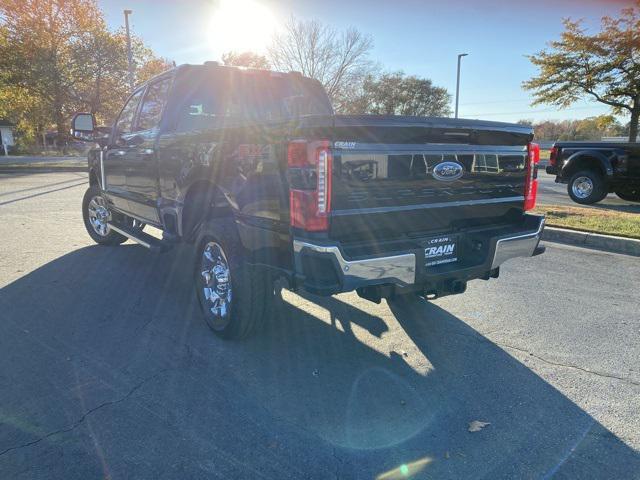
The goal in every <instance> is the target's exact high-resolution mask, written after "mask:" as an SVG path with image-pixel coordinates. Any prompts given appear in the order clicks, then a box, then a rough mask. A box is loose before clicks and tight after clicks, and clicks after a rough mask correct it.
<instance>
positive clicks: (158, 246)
mask: <svg viewBox="0 0 640 480" xmlns="http://www.w3.org/2000/svg"><path fill="white" fill-rule="evenodd" d="M108 225H109V227H110V228H112V229H113V230H115V231H116V232H118V233H119V234H121V235H124V236H125V237H127V238H129V239H131V240H133V241H134V242H136V243H139V244H140V245H142V246H143V247H145V248H148V249H149V250H151V251H153V252H166V251H167V250H169V249H171V247H172V246H173V245H172V244H170V243H167V242H163V241H162V240H160V239H159V238H156V237H154V236H152V235H149V234H148V233H145V232H143V231H140V230H133V229H131V228H129V227H125V226H122V225H114V224H113V223H111V222H109V224H108Z"/></svg>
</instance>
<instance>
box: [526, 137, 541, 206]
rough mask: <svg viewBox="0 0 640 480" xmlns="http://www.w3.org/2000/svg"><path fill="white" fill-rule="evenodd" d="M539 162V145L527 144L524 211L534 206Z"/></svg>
mask: <svg viewBox="0 0 640 480" xmlns="http://www.w3.org/2000/svg"><path fill="white" fill-rule="evenodd" d="M539 161H540V145H538V144H537V143H529V145H528V146H527V178H526V183H525V184H524V211H525V212H526V211H527V210H531V209H533V208H534V207H535V206H536V195H537V194H538V162H539Z"/></svg>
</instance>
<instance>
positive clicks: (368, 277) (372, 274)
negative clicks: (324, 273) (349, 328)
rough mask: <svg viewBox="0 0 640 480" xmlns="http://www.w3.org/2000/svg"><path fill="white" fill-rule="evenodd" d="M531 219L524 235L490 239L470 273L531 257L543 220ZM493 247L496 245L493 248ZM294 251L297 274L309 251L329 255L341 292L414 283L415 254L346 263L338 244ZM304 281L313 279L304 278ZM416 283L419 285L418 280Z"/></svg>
mask: <svg viewBox="0 0 640 480" xmlns="http://www.w3.org/2000/svg"><path fill="white" fill-rule="evenodd" d="M531 217H534V219H535V221H537V227H534V229H532V228H531V226H532V225H531V223H529V228H528V229H527V230H526V231H524V232H522V231H521V232H517V233H514V232H512V233H510V234H508V235H504V236H499V237H493V238H492V239H491V242H490V245H491V247H490V252H489V257H488V258H487V259H486V261H483V263H482V264H481V265H476V266H475V267H473V270H474V271H476V272H482V274H486V273H489V272H490V271H491V270H494V269H495V268H497V267H499V266H500V265H502V264H503V263H504V262H506V261H507V260H509V259H512V258H516V257H530V256H532V255H533V254H534V252H535V251H536V247H537V246H538V243H539V242H540V238H541V237H542V231H543V229H544V217H542V216H539V217H538V216H531ZM530 220H532V219H530ZM535 221H534V224H535ZM493 245H495V247H493ZM293 250H294V258H295V264H296V271H297V272H298V273H302V272H303V271H304V268H303V265H302V257H303V255H304V254H306V253H309V252H310V253H312V254H320V255H322V256H327V255H328V256H329V257H330V258H331V259H332V263H333V264H334V266H335V270H339V271H336V274H337V276H338V277H339V278H340V283H341V285H342V289H341V290H342V291H349V290H353V289H355V288H358V287H360V286H366V285H380V284H396V285H399V286H409V285H413V284H415V283H416V275H417V271H418V265H417V255H416V253H404V254H399V255H398V254H396V255H392V256H382V257H367V258H360V259H356V260H348V259H346V258H345V256H344V254H343V252H342V250H341V248H340V246H339V245H336V244H328V245H327V244H325V245H321V244H315V243H312V242H311V241H308V240H294V241H293ZM491 251H492V253H491ZM422 271H424V268H422ZM446 275H447V276H449V277H451V276H455V270H454V271H451V270H449V271H447V272H446ZM303 276H304V275H303ZM311 276H312V275H307V276H306V277H311ZM480 276H481V275H477V276H475V277H474V278H479V277H480ZM423 277H424V273H422V274H421V278H423ZM307 280H312V279H311V278H307ZM418 283H421V282H420V281H418Z"/></svg>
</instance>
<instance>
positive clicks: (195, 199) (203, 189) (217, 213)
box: [180, 180, 233, 239]
mask: <svg viewBox="0 0 640 480" xmlns="http://www.w3.org/2000/svg"><path fill="white" fill-rule="evenodd" d="M232 215H233V211H232V209H231V206H230V205H229V202H228V201H227V198H226V197H225V195H224V193H223V192H222V190H221V189H220V188H219V187H218V186H217V185H216V184H215V183H214V182H212V181H210V180H197V181H195V182H194V183H192V184H191V185H190V186H189V188H188V189H187V192H186V194H185V196H184V200H183V202H182V208H181V215H180V232H181V234H182V236H183V237H185V238H187V239H193V236H194V233H195V232H196V230H197V227H198V226H199V225H200V224H201V223H202V222H203V221H204V220H207V219H210V218H217V217H226V216H232Z"/></svg>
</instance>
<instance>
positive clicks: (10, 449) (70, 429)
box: [0, 368, 170, 456]
mask: <svg viewBox="0 0 640 480" xmlns="http://www.w3.org/2000/svg"><path fill="white" fill-rule="evenodd" d="M167 370H170V369H168V368H165V369H163V370H161V371H159V372H158V373H155V374H153V375H151V376H150V377H147V378H145V379H144V380H142V381H140V382H139V383H138V384H136V385H135V386H134V387H133V388H131V390H129V391H128V392H127V393H126V395H124V396H123V397H121V398H119V399H117V400H111V401H108V402H104V403H102V404H100V405H98V406H97V407H94V408H92V409H90V410H88V411H86V412H85V413H84V414H83V415H82V416H81V417H80V418H79V419H78V420H76V421H75V422H74V423H73V424H72V425H71V426H69V427H66V428H61V429H60V430H56V431H54V432H50V433H47V434H46V435H44V436H42V437H40V438H38V439H37V440H33V441H31V442H27V443H25V444H22V445H17V446H15V447H9V448H7V449H5V450H3V451H2V452H0V456H2V455H4V454H6V453H9V452H11V451H13V450H19V449H21V448H26V447H31V446H33V445H35V444H37V443H40V442H41V441H42V440H46V439H47V438H50V437H53V436H55V435H59V434H62V433H68V432H71V431H72V430H74V429H76V428H77V427H79V426H80V425H82V423H83V422H84V421H85V419H86V418H87V417H88V416H89V415H91V414H92V413H94V412H96V411H98V410H100V409H101V408H104V407H108V406H109V405H115V404H117V403H121V402H124V401H125V400H127V399H128V398H129V397H131V395H133V394H134V393H135V392H136V391H137V390H139V389H140V388H141V387H142V386H143V385H144V384H145V383H148V382H150V381H151V380H153V379H155V378H156V377H158V376H160V375H161V374H163V373H165V372H166V371H167Z"/></svg>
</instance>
